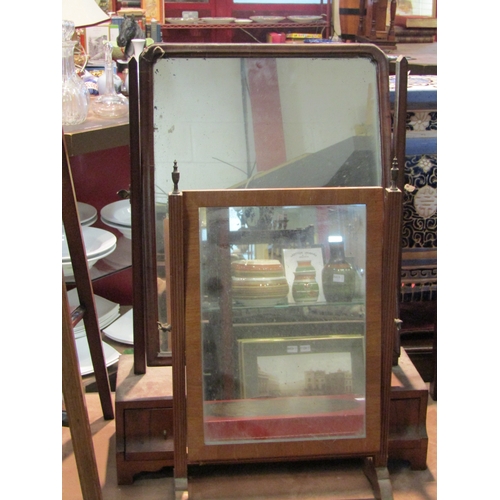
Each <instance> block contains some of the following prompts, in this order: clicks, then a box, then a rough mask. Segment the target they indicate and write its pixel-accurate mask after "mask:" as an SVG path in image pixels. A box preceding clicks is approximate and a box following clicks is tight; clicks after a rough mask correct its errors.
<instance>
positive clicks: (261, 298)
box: [199, 204, 366, 445]
mask: <svg viewBox="0 0 500 500" xmlns="http://www.w3.org/2000/svg"><path fill="white" fill-rule="evenodd" d="M199 243H200V291H201V297H200V299H201V312H202V314H201V332H202V364H203V370H202V371H203V394H204V404H203V412H204V415H203V422H204V437H205V444H207V445H210V444H214V445H216V444H217V445H218V444H234V443H248V442H272V441H294V440H304V439H306V440H307V439H311V440H312V439H344V438H345V439H348V438H360V437H365V435H366V429H365V427H366V418H365V417H366V414H365V395H366V390H365V389H366V375H365V366H366V362H365V332H366V318H365V305H366V285H365V268H366V205H364V204H351V205H308V206H300V207H299V206H259V207H256V206H252V207H249V206H246V207H202V208H200V209H199Z"/></svg>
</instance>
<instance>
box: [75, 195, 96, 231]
mask: <svg viewBox="0 0 500 500" xmlns="http://www.w3.org/2000/svg"><path fill="white" fill-rule="evenodd" d="M76 204H77V206H78V215H79V217H80V224H81V225H82V226H91V225H92V224H93V223H94V222H95V221H96V220H97V209H96V208H94V207H93V206H92V205H89V204H88V203H82V202H81V201H78V202H77V203H76Z"/></svg>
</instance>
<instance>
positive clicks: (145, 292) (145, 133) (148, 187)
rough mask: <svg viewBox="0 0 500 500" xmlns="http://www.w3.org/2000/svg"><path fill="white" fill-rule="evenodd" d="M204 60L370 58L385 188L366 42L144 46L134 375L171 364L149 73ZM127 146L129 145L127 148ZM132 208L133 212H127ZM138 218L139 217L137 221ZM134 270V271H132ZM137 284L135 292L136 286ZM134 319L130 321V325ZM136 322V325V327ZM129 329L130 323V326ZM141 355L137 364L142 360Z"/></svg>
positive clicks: (386, 107) (377, 57) (382, 78)
mask: <svg viewBox="0 0 500 500" xmlns="http://www.w3.org/2000/svg"><path fill="white" fill-rule="evenodd" d="M175 57H187V58H205V57H213V58H218V57H235V58H238V57H248V58H253V57H303V58H315V57H321V58H349V57H352V58H357V57H364V58H368V59H370V60H372V61H373V62H374V64H375V67H376V72H377V75H376V78H377V84H378V98H379V103H380V113H379V117H380V123H379V125H380V127H379V128H380V130H381V140H382V144H381V148H382V151H381V155H382V158H381V161H382V165H383V166H384V167H383V171H382V186H387V185H388V183H389V178H390V171H389V168H390V160H391V158H392V151H391V144H390V127H391V110H390V104H389V99H388V95H389V66H388V61H387V58H386V56H385V54H384V53H383V52H382V51H381V50H380V49H379V48H378V47H375V46H374V45H371V44H346V45H336V44H314V46H311V45H309V46H308V45H307V44H293V45H289V44H188V43H182V44H153V45H151V46H149V47H147V48H146V49H145V50H144V52H143V53H142V55H141V57H140V60H139V88H138V89H137V92H138V94H139V96H138V101H139V103H140V106H139V105H138V103H136V102H133V100H132V99H131V108H132V109H133V110H134V114H137V115H138V118H137V120H136V122H137V123H135V122H134V127H133V128H134V131H133V132H132V123H131V135H133V140H132V142H131V168H132V170H131V171H132V177H133V178H134V179H135V182H134V181H133V182H132V185H133V189H132V194H131V198H132V205H133V206H134V204H135V205H136V206H137V210H136V216H135V218H134V214H133V215H132V221H133V223H134V220H135V221H137V223H138V224H140V225H141V226H142V227H141V229H140V230H138V232H139V231H140V233H141V234H142V238H141V240H140V241H139V242H138V244H137V246H136V247H135V254H136V255H137V256H139V255H140V257H137V260H140V261H141V264H140V269H138V267H139V266H137V265H136V260H134V275H137V276H138V279H137V281H134V288H135V289H136V290H137V293H136V292H135V291H134V297H137V300H136V299H135V298H134V309H135V310H136V311H137V314H138V315H139V314H140V316H141V317H140V318H139V317H138V318H137V324H138V328H140V329H141V330H142V331H143V332H144V337H145V338H144V339H143V338H139V335H137V342H136V344H137V345H136V346H135V349H136V350H137V348H138V347H139V349H138V352H135V351H134V356H135V358H136V362H138V363H140V368H139V369H138V367H135V372H136V373H144V372H145V370H146V365H147V366H161V365H171V364H172V358H171V357H170V356H165V355H162V354H161V353H160V348H159V338H158V300H157V290H156V287H157V284H156V241H155V224H156V221H155V217H156V215H155V206H154V203H155V191H154V164H155V151H154V123H153V120H154V117H153V115H154V104H155V103H154V100H155V98H154V83H153V80H154V78H153V74H154V70H155V64H156V62H157V61H158V60H159V59H162V58H175ZM130 71H131V74H130V76H129V79H130V81H131V84H130V86H131V88H132V86H134V88H133V90H134V91H136V84H135V71H136V70H135V65H132V68H131V70H130ZM132 144H133V147H132ZM133 211H134V210H133ZM139 219H140V221H139ZM136 269H137V271H136ZM139 288H140V290H139ZM135 321H136V320H135V318H134V323H135ZM139 323H140V326H139ZM134 330H135V327H134ZM143 359H145V361H144V362H143V361H142V360H143Z"/></svg>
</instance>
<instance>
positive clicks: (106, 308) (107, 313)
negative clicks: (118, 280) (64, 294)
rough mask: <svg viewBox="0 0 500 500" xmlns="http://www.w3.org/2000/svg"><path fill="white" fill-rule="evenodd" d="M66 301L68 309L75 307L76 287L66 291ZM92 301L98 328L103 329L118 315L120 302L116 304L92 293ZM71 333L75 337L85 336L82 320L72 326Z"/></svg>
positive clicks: (77, 301) (78, 301)
mask: <svg viewBox="0 0 500 500" xmlns="http://www.w3.org/2000/svg"><path fill="white" fill-rule="evenodd" d="M68 301H69V307H70V310H73V309H75V308H76V307H77V306H78V305H79V304H80V300H79V299H78V292H77V290H76V288H73V290H70V291H69V292H68ZM94 301H95V307H96V311H97V317H98V321H99V329H100V330H103V329H104V328H106V327H107V326H109V325H110V324H111V323H113V321H114V320H115V319H117V318H118V317H119V316H120V304H116V303H115V302H112V301H111V300H108V299H105V298H104V297H100V296H99V295H94ZM73 333H74V334H75V338H77V339H79V338H81V337H85V335H86V332H85V325H84V322H83V321H80V322H79V323H78V324H77V325H76V326H75V327H74V328H73Z"/></svg>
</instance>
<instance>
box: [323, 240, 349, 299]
mask: <svg viewBox="0 0 500 500" xmlns="http://www.w3.org/2000/svg"><path fill="white" fill-rule="evenodd" d="M321 278H322V282H323V293H324V294H325V299H326V301H327V302H350V301H351V300H352V298H353V297H354V292H355V289H356V270H355V269H354V268H353V267H352V266H351V264H349V262H347V261H346V260H345V252H344V242H343V241H338V242H331V243H330V260H329V262H328V263H327V264H326V265H325V267H324V268H323V272H322V274H321Z"/></svg>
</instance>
